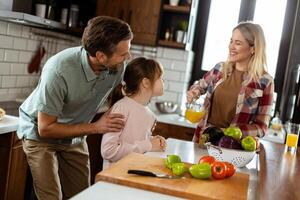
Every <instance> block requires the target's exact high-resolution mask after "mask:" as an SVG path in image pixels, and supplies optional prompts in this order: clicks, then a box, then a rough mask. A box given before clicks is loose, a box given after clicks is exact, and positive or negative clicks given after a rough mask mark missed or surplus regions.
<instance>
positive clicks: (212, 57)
mask: <svg viewBox="0 0 300 200" xmlns="http://www.w3.org/2000/svg"><path fill="white" fill-rule="evenodd" d="M201 2H206V1H200V3H199V8H200V9H201V6H204V5H205V3H202V4H204V5H201ZM207 2H209V3H207ZM207 2H206V4H210V5H209V6H206V7H207V8H209V10H208V11H206V12H205V11H203V10H202V13H199V14H198V20H199V21H200V22H198V24H200V26H198V27H200V28H199V29H196V31H197V30H199V32H198V33H195V34H196V35H195V37H198V38H200V39H199V40H200V42H197V47H196V48H195V49H196V50H195V54H196V55H195V64H194V69H193V73H192V79H191V81H190V83H191V84H192V83H193V82H194V81H195V80H197V79H199V78H201V77H202V76H203V75H204V73H205V72H206V71H208V70H210V69H211V68H212V67H213V66H214V65H215V64H216V63H218V62H221V61H226V59H227V55H228V44H229V40H230V37H231V34H232V29H233V28H234V27H235V26H236V25H237V23H238V21H246V20H249V21H254V22H255V23H258V24H260V25H261V26H262V28H263V30H264V33H265V37H266V44H267V49H266V51H267V52H266V53H267V65H268V71H269V73H270V74H271V75H272V76H273V77H275V73H276V69H277V60H278V56H279V54H278V53H279V47H280V42H281V34H282V28H283V25H284V17H285V10H286V4H287V0H262V1H249V0H227V1H220V0H210V1H207ZM201 20H202V22H201ZM203 20H206V22H204V21H203ZM196 28H197V27H196Z"/></svg>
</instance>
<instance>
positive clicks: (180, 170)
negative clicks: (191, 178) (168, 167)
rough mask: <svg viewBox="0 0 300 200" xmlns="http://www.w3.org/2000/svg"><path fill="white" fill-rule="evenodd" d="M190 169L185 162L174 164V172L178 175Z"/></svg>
mask: <svg viewBox="0 0 300 200" xmlns="http://www.w3.org/2000/svg"><path fill="white" fill-rule="evenodd" d="M187 171H188V168H187V167H186V165H185V164H184V163H174V164H172V173H173V174H174V175H176V176H181V175H183V174H184V173H186V172H187Z"/></svg>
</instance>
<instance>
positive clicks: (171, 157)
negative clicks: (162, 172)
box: [165, 154, 181, 169]
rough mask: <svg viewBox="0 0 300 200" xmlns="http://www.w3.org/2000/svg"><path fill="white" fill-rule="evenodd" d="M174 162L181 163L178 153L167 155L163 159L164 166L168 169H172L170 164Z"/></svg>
mask: <svg viewBox="0 0 300 200" xmlns="http://www.w3.org/2000/svg"><path fill="white" fill-rule="evenodd" d="M174 163H181V158H180V157H179V156H178V155H174V154H171V155H168V156H167V158H166V159H165V166H166V167H167V168H169V169H172V165H173V164H174Z"/></svg>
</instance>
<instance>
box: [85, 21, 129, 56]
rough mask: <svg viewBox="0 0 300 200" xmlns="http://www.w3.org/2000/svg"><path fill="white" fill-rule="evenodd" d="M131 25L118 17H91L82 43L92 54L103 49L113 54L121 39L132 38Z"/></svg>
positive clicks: (106, 52) (94, 54)
mask: <svg viewBox="0 0 300 200" xmlns="http://www.w3.org/2000/svg"><path fill="white" fill-rule="evenodd" d="M132 37H133V33H132V31H131V29H130V26H129V25H128V24H127V23H126V22H124V21H122V20H119V19H117V18H113V17H108V16H98V17H95V18H93V19H90V20H89V22H88V24H87V26H86V28H85V29H84V33H83V36H82V45H83V47H84V49H85V50H86V51H87V52H88V53H89V55H90V56H93V57H95V56H96V52H97V51H102V52H103V53H104V54H105V55H107V56H108V57H110V56H112V54H113V53H114V51H115V49H116V46H117V45H118V43H119V42H120V41H123V40H129V39H132Z"/></svg>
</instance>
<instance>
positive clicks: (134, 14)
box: [96, 0, 161, 46]
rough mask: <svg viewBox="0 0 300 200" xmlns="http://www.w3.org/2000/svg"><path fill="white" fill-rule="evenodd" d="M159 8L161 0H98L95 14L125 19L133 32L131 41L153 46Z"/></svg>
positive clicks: (155, 39)
mask: <svg viewBox="0 0 300 200" xmlns="http://www.w3.org/2000/svg"><path fill="white" fill-rule="evenodd" d="M149 8H151V9H149ZM160 10H161V0H143V1H140V0H98V2H97V8H96V15H97V16H99V15H108V16H112V17H117V18H119V19H122V20H124V21H126V22H127V23H128V24H129V25H130V27H131V29H132V32H133V33H134V38H133V41H132V42H133V43H135V44H143V45H152V46H154V45H156V41H157V33H158V25H159V17H160Z"/></svg>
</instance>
